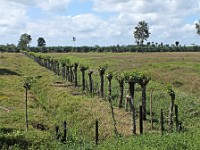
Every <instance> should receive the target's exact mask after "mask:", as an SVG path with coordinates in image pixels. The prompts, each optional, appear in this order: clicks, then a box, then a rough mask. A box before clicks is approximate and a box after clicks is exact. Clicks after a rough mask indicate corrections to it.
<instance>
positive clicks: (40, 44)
mask: <svg viewBox="0 0 200 150" xmlns="http://www.w3.org/2000/svg"><path fill="white" fill-rule="evenodd" d="M37 42H38V47H44V46H46V41H45V40H44V38H43V37H39V38H38V40H37Z"/></svg>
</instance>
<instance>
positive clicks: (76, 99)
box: [0, 53, 200, 150]
mask: <svg viewBox="0 0 200 150" xmlns="http://www.w3.org/2000/svg"><path fill="white" fill-rule="evenodd" d="M44 55H51V56H54V57H58V58H60V57H67V58H70V60H72V61H74V62H76V61H78V62H79V63H83V64H86V65H89V66H90V69H92V70H94V71H95V73H94V75H93V78H94V79H95V82H99V76H98V72H97V68H98V66H99V65H100V64H105V63H106V64H108V70H111V71H113V72H120V71H125V70H129V69H131V70H132V69H135V68H136V69H139V70H146V71H148V72H150V73H151V74H152V81H151V82H150V83H149V84H148V87H147V107H148V109H147V111H149V94H150V91H151V90H153V112H154V119H155V122H154V130H153V131H151V130H150V126H149V124H150V123H149V116H148V120H147V121H146V122H145V128H144V132H145V134H144V135H142V136H140V135H137V136H132V135H131V133H130V131H131V122H130V120H131V117H130V113H129V112H127V113H126V112H125V111H124V110H123V109H118V108H115V109H114V111H115V117H116V119H117V127H118V131H119V133H120V134H121V136H119V137H115V136H114V134H113V125H112V124H113V122H112V118H111V114H110V108H109V104H108V102H107V101H106V100H102V99H100V98H98V97H94V98H91V97H90V96H88V95H84V94H82V93H81V89H75V88H74V87H73V85H71V84H70V83H68V82H66V81H65V80H63V79H62V78H61V77H58V76H56V75H54V74H53V73H52V72H51V71H49V70H47V69H45V68H43V67H41V66H39V65H38V64H36V63H35V62H33V60H31V59H29V58H27V57H25V56H23V55H22V54H9V53H3V54H0V116H1V117H0V145H1V144H2V143H4V148H5V149H6V148H7V147H10V148H11V149H22V148H27V147H28V148H30V149H31V148H32V149H120V150H121V149H163V150H165V149H166V150H167V149H198V148H199V145H200V143H199V142H198V141H199V140H198V139H199V138H200V133H199V132H200V131H199V130H198V129H199V121H200V95H199V90H200V89H199V84H200V82H199V81H200V78H199V75H200V65H199V63H200V60H199V56H200V53H145V54H139V53H116V54H115V53H67V54H55V53H53V54H52V53H51V54H44ZM78 73H79V85H80V84H81V78H80V72H78ZM23 76H42V78H40V79H38V80H37V82H36V83H35V84H34V86H33V88H32V89H31V90H30V91H29V98H28V113H29V131H28V132H26V131H25V110H24V99H25V90H24V88H23ZM57 81H59V82H62V84H61V85H59V84H55V82H57ZM105 81H107V80H106V79H105ZM166 82H169V83H172V84H173V85H174V88H175V92H176V100H175V103H176V104H178V106H179V112H180V116H179V118H180V120H181V121H182V122H183V125H184V131H182V132H174V133H171V134H169V133H167V131H166V133H165V134H164V135H163V136H161V135H160V133H159V128H160V125H159V116H160V109H161V108H163V109H164V112H165V117H167V113H168V110H167V109H168V107H169V103H170V97H169V95H168V94H167V92H166V88H165V87H166V86H165V85H166ZM112 87H113V98H114V100H113V103H114V105H115V106H116V104H117V99H118V84H117V82H116V81H115V80H114V79H113V82H112ZM126 89H127V85H126ZM106 91H107V82H106V84H105V93H106ZM125 94H126V92H125ZM140 99H141V90H140V87H139V86H138V85H137V87H136V99H135V105H136V107H137V108H139V105H140V104H141V101H140ZM137 111H138V109H137ZM97 118H98V119H99V122H100V144H99V145H98V147H96V146H95V145H94V126H95V120H96V119H97ZM165 119H167V118H165ZM64 120H66V121H67V126H68V143H67V144H62V143H60V142H59V141H55V140H54V138H55V137H54V136H55V131H54V128H55V126H56V125H59V126H60V128H62V123H63V121H64ZM38 124H41V125H43V126H44V127H45V130H43V131H41V130H40V129H37V128H36V126H37V125H38ZM165 128H166V129H167V125H166V124H165ZM137 133H139V132H138V123H137Z"/></svg>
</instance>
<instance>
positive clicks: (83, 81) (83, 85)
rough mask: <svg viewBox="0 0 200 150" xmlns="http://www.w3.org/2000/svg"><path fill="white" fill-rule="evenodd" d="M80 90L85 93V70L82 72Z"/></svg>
mask: <svg viewBox="0 0 200 150" xmlns="http://www.w3.org/2000/svg"><path fill="white" fill-rule="evenodd" d="M81 72H82V88H83V92H84V91H85V70H82V71H81Z"/></svg>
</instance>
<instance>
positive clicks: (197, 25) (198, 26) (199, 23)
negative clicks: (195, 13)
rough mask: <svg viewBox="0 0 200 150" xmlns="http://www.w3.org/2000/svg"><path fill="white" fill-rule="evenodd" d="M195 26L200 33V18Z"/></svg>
mask: <svg viewBox="0 0 200 150" xmlns="http://www.w3.org/2000/svg"><path fill="white" fill-rule="evenodd" d="M195 28H196V30H197V34H198V35H200V20H199V21H198V22H197V23H195Z"/></svg>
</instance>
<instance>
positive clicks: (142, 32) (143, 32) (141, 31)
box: [133, 21, 150, 45]
mask: <svg viewBox="0 0 200 150" xmlns="http://www.w3.org/2000/svg"><path fill="white" fill-rule="evenodd" d="M133 34H134V37H135V40H136V43H138V45H143V43H144V40H147V38H149V35H150V32H149V27H148V24H147V23H146V22H145V21H140V22H139V23H138V25H137V27H135V31H134V32H133Z"/></svg>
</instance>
